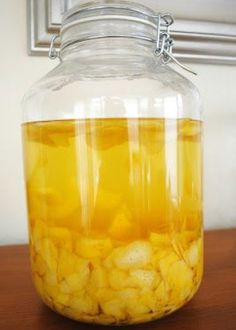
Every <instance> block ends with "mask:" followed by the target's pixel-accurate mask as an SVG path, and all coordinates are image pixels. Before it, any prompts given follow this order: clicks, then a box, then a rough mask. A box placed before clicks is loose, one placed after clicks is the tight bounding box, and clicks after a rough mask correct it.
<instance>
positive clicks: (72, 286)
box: [60, 267, 89, 294]
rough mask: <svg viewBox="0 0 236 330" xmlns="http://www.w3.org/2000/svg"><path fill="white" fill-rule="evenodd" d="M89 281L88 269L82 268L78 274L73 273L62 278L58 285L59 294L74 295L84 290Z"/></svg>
mask: <svg viewBox="0 0 236 330" xmlns="http://www.w3.org/2000/svg"><path fill="white" fill-rule="evenodd" d="M88 280H89V269H88V268H82V267H81V271H79V272H78V273H73V274H71V275H68V276H66V277H65V278H64V280H63V281H62V282H61V284H60V289H61V292H63V293H67V294H74V293H76V292H81V291H82V290H83V289H85V287H86V285H87V283H88Z"/></svg>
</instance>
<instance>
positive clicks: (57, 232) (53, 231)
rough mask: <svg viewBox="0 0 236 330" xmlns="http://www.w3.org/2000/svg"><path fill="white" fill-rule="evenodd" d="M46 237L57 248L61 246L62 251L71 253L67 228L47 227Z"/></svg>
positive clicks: (70, 242)
mask: <svg viewBox="0 0 236 330" xmlns="http://www.w3.org/2000/svg"><path fill="white" fill-rule="evenodd" d="M48 236H49V237H50V239H51V240H52V241H53V242H54V243H55V244H56V245H57V246H58V247H59V246H63V248H64V249H66V250H68V251H69V252H72V238H71V233H70V231H69V230H68V229H67V228H62V227H49V228H48Z"/></svg>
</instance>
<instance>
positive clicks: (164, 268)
mask: <svg viewBox="0 0 236 330" xmlns="http://www.w3.org/2000/svg"><path fill="white" fill-rule="evenodd" d="M177 261H179V257H178V256H177V254H176V253H174V252H170V253H169V254H167V255H166V256H165V257H163V258H162V259H160V262H159V267H160V271H161V274H162V277H163V278H166V276H167V274H168V272H169V269H170V267H171V266H172V265H173V264H174V263H175V262H177Z"/></svg>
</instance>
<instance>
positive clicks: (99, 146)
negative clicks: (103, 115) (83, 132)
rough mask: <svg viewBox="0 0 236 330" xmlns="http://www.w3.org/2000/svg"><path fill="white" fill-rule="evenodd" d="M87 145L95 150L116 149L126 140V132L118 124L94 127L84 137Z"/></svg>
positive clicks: (103, 124)
mask: <svg viewBox="0 0 236 330" xmlns="http://www.w3.org/2000/svg"><path fill="white" fill-rule="evenodd" d="M86 139H87V144H88V145H89V146H90V147H92V148H95V149H96V150H106V149H109V148H112V147H117V146H119V145H120V144H122V143H124V142H125V141H127V140H128V130H127V129H126V128H125V127H124V126H123V125H120V126H119V123H118V122H116V123H114V126H111V124H110V123H107V124H106V123H101V124H100V126H97V127H94V128H93V129H92V130H91V129H90V132H89V133H88V134H87V136H86Z"/></svg>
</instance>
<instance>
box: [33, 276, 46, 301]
mask: <svg viewBox="0 0 236 330" xmlns="http://www.w3.org/2000/svg"><path fill="white" fill-rule="evenodd" d="M33 278H34V285H35V287H36V289H37V291H38V293H39V294H40V296H41V297H43V296H44V295H45V290H44V283H43V279H42V277H40V276H39V275H38V274H33Z"/></svg>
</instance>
